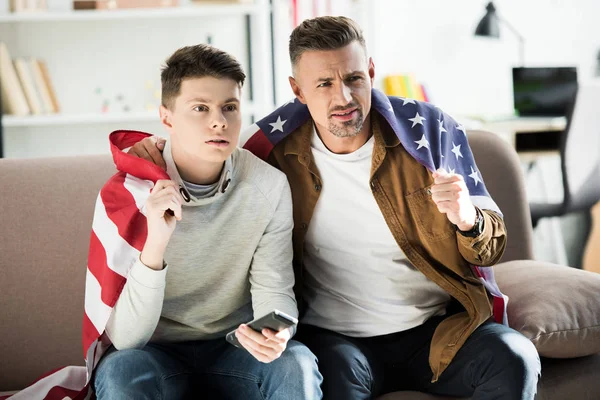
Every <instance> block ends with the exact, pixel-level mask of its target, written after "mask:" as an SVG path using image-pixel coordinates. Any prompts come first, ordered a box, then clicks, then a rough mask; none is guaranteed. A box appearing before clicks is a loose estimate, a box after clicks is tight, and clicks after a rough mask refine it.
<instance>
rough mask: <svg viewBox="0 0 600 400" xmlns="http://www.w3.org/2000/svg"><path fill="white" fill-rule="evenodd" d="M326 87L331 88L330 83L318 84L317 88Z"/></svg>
mask: <svg viewBox="0 0 600 400" xmlns="http://www.w3.org/2000/svg"><path fill="white" fill-rule="evenodd" d="M328 86H331V82H323V83H320V84H319V85H318V86H317V87H328Z"/></svg>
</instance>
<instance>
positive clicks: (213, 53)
mask: <svg viewBox="0 0 600 400" xmlns="http://www.w3.org/2000/svg"><path fill="white" fill-rule="evenodd" d="M205 76H210V77H213V78H218V79H222V78H229V79H232V80H234V81H235V82H237V83H238V84H239V85H240V87H242V86H243V85H244V79H246V74H244V71H243V69H242V66H241V65H240V63H239V62H238V61H237V60H236V59H235V57H233V56H232V55H230V54H228V53H226V52H224V51H222V50H219V49H217V48H215V47H213V46H211V45H208V44H198V45H195V46H186V47H182V48H180V49H179V50H177V51H176V52H175V53H173V54H172V55H171V57H169V58H168V59H167V61H166V63H165V66H164V67H163V68H162V70H161V74H160V80H161V84H162V99H161V101H162V105H163V106H165V107H167V108H169V109H170V108H172V106H174V105H175V104H174V100H175V98H176V97H177V96H178V95H179V92H180V90H181V82H182V81H183V80H184V79H189V78H202V77H205Z"/></svg>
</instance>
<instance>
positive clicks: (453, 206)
mask: <svg viewBox="0 0 600 400" xmlns="http://www.w3.org/2000/svg"><path fill="white" fill-rule="evenodd" d="M433 179H434V185H433V186H432V187H431V198H432V199H433V201H434V202H435V204H436V205H437V208H438V210H439V211H440V212H441V213H444V214H446V216H447V217H448V220H449V221H450V222H452V223H453V224H454V225H456V226H457V227H458V229H460V230H461V231H468V230H471V229H472V228H473V226H474V225H475V218H476V217H477V211H476V210H475V206H474V205H473V203H472V202H471V197H470V196H469V189H467V185H466V184H465V180H464V179H463V177H462V176H461V175H458V174H449V173H447V172H446V171H445V170H444V169H443V168H440V169H438V170H437V171H435V172H434V173H433Z"/></svg>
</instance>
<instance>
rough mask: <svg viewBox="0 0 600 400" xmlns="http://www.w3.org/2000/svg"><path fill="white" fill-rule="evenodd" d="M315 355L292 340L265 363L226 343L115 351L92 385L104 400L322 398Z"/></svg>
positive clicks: (104, 361)
mask: <svg viewBox="0 0 600 400" xmlns="http://www.w3.org/2000/svg"><path fill="white" fill-rule="evenodd" d="M321 381H322V377H321V374H320V373H319V371H318V369H317V362H316V358H315V356H314V355H313V354H312V353H311V352H310V350H309V349H308V348H307V347H306V346H304V345H303V344H301V343H299V342H296V341H294V340H290V341H289V342H288V346H287V349H286V350H285V351H284V353H283V354H282V355H281V357H279V358H278V359H276V360H275V361H273V362H271V363H269V364H263V363H261V362H259V361H258V360H256V359H255V358H254V357H252V356H251V355H250V354H249V353H248V352H246V351H245V350H242V349H238V348H237V347H234V346H232V345H231V344H229V343H227V342H226V341H225V339H216V340H207V341H195V342H183V343H169V344H157V343H149V344H148V345H146V346H145V347H144V348H142V349H126V350H119V351H117V350H115V349H114V348H111V349H110V350H109V351H108V352H107V353H106V354H105V355H104V356H103V358H102V359H101V360H100V363H99V364H98V366H97V367H96V370H95V373H94V380H93V386H94V389H95V391H96V396H97V398H98V400H105V399H132V400H139V399H169V400H172V399H173V400H175V399H187V398H190V399H248V400H253V399H261V400H262V399H285V400H287V399H311V400H312V399H320V398H321V397H322V395H321V389H320V385H321Z"/></svg>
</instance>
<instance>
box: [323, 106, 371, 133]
mask: <svg viewBox="0 0 600 400" xmlns="http://www.w3.org/2000/svg"><path fill="white" fill-rule="evenodd" d="M356 111H357V113H358V118H356V121H346V122H342V126H340V125H339V124H336V123H335V122H334V121H332V120H331V119H330V120H329V126H328V130H329V132H331V134H332V135H334V136H336V137H339V138H349V137H354V136H357V135H358V134H359V133H360V131H361V130H362V127H363V124H364V122H365V121H364V119H363V113H362V110H360V109H357V110H356Z"/></svg>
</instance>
